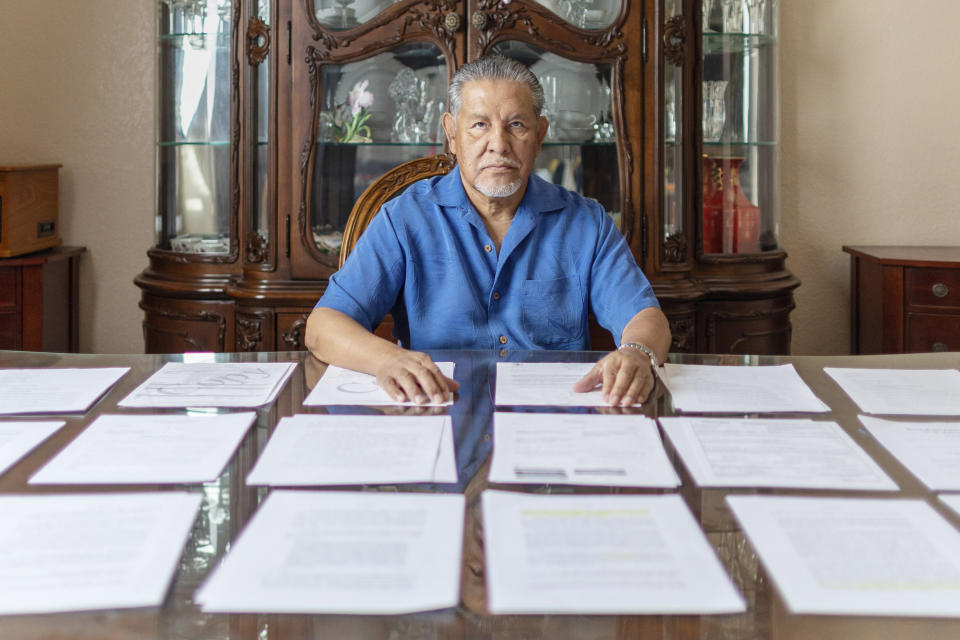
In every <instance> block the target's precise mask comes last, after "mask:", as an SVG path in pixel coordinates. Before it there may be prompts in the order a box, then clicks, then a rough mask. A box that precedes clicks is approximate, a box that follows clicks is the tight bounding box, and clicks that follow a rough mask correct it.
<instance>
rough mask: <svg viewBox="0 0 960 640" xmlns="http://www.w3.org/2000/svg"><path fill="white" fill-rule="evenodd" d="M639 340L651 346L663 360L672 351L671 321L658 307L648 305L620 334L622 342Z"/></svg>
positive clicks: (658, 358) (661, 360)
mask: <svg viewBox="0 0 960 640" xmlns="http://www.w3.org/2000/svg"><path fill="white" fill-rule="evenodd" d="M624 342H639V343H640V344H643V345H646V346H647V347H649V348H650V349H651V350H653V352H654V353H655V354H656V356H657V360H659V361H660V362H663V361H664V359H665V358H666V357H667V353H668V352H669V351H670V322H669V321H668V320H667V316H665V315H664V313H663V312H662V311H661V310H660V309H658V308H657V307H647V308H646V309H643V310H641V311H640V312H639V313H637V315H635V316H633V318H631V319H630V322H628V323H627V326H626V327H624V328H623V333H622V334H621V335H620V344H623V343H624Z"/></svg>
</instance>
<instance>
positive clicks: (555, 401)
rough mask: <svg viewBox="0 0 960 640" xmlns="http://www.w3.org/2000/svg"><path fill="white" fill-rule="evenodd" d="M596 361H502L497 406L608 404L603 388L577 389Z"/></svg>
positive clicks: (598, 405)
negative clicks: (601, 393)
mask: <svg viewBox="0 0 960 640" xmlns="http://www.w3.org/2000/svg"><path fill="white" fill-rule="evenodd" d="M594 364H596V363H594V362H498V363H497V382H496V392H495V397H496V403H497V406H500V407H503V406H510V405H513V406H524V405H528V406H529V405H549V406H555V407H605V406H608V403H606V402H604V401H603V398H602V397H601V396H600V388H599V387H597V388H596V389H594V390H593V391H587V392H584V393H577V392H575V391H574V390H573V385H574V383H575V382H576V381H577V380H579V379H580V378H582V377H583V376H585V375H587V373H589V371H590V369H592V368H593V365H594Z"/></svg>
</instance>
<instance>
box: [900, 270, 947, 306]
mask: <svg viewBox="0 0 960 640" xmlns="http://www.w3.org/2000/svg"><path fill="white" fill-rule="evenodd" d="M904 271H905V273H904V279H903V286H904V289H905V292H904V293H905V297H906V303H907V305H909V306H914V305H923V306H929V307H956V308H958V309H960V270H956V269H924V268H920V267H911V268H907V269H905V270H904Z"/></svg>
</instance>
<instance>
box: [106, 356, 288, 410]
mask: <svg viewBox="0 0 960 640" xmlns="http://www.w3.org/2000/svg"><path fill="white" fill-rule="evenodd" d="M296 366H297V363H296V362H168V363H167V364H165V365H163V367H162V368H161V369H160V370H159V371H157V372H156V373H154V374H153V375H152V376H150V377H149V378H147V380H146V381H145V382H144V383H143V384H141V385H140V386H139V387H137V388H136V389H134V390H133V391H132V392H131V393H130V395H128V396H127V397H126V398H124V399H123V400H121V401H120V403H119V405H118V406H121V407H172V408H175V407H260V406H263V405H267V404H270V403H271V402H273V401H274V400H275V399H276V397H277V395H278V394H279V393H280V390H281V389H282V388H283V385H284V384H286V382H287V379H288V378H289V377H290V374H291V373H293V370H294V368H295V367H296Z"/></svg>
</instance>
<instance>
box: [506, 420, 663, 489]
mask: <svg viewBox="0 0 960 640" xmlns="http://www.w3.org/2000/svg"><path fill="white" fill-rule="evenodd" d="M490 482H504V483H519V484H579V485H601V486H608V487H657V488H673V487H677V486H679V485H680V478H678V477H677V473H676V471H674V469H673V465H672V464H671V463H670V460H668V459H667V454H666V452H665V451H664V450H663V443H662V442H660V436H659V434H658V433H657V424H656V423H655V422H654V421H653V420H651V419H650V418H646V417H643V416H634V415H603V414H582V413H581V414H575V413H494V414H493V460H492V462H491V463H490Z"/></svg>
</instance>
